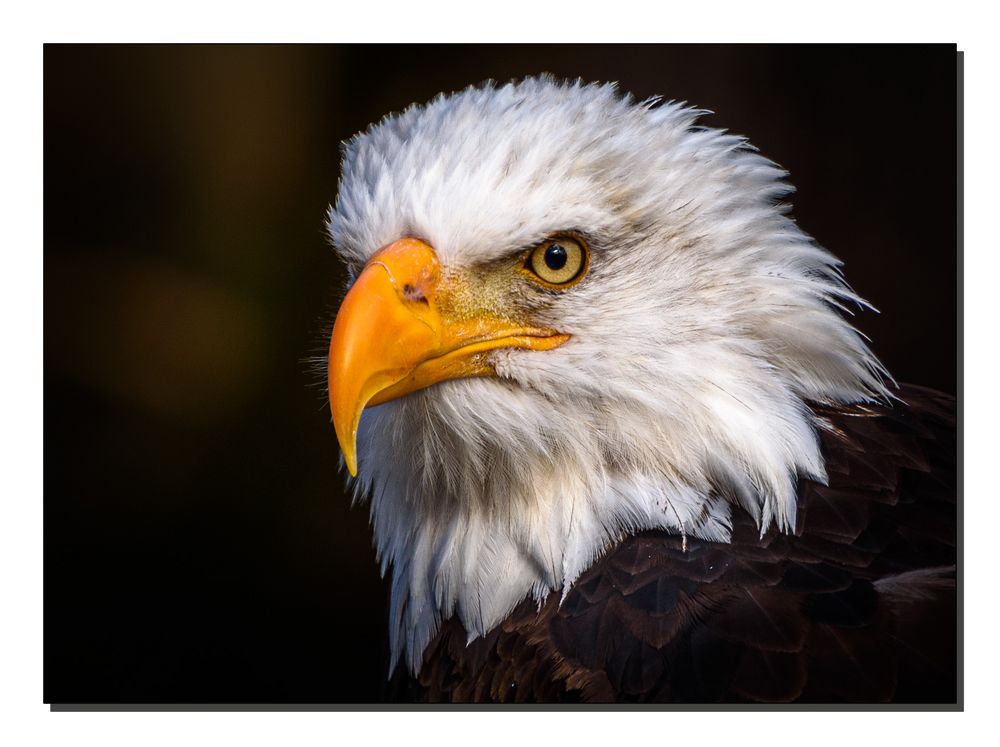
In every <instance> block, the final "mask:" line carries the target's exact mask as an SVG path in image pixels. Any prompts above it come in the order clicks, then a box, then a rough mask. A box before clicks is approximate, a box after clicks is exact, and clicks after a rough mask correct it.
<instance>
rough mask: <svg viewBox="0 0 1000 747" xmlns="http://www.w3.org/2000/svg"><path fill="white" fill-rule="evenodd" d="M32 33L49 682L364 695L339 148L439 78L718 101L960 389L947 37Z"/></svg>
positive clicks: (57, 687) (361, 538) (376, 631)
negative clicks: (789, 39) (891, 40)
mask: <svg viewBox="0 0 1000 747" xmlns="http://www.w3.org/2000/svg"><path fill="white" fill-rule="evenodd" d="M44 54H45V56H44V63H45V167H44V168H45V174H44V176H45V287H44V292H45V301H44V303H45V307H44V308H45V694H44V695H45V700H46V701H47V702H63V703H69V702H186V703H193V702H217V703H224V702H300V703H304V702H363V701H377V700H379V699H380V690H381V686H382V682H383V680H384V676H385V667H386V661H387V656H386V649H385V647H386V643H385V630H386V619H385V614H386V613H385V602H386V596H387V589H386V585H385V584H384V582H383V581H382V580H380V579H379V576H378V572H377V568H376V565H375V559H374V552H373V550H372V547H371V536H370V532H369V529H368V521H367V510H366V509H365V508H360V507H359V508H355V509H350V508H349V501H348V499H347V498H346V497H345V495H344V491H343V484H344V479H343V477H342V476H340V475H339V474H338V470H337V464H338V450H337V443H336V440H335V437H334V433H333V428H332V427H331V426H330V424H329V412H328V409H327V408H326V405H325V401H324V395H325V392H324V389H323V382H322V380H321V379H320V378H318V376H317V374H316V373H315V371H314V370H312V367H311V364H310V362H309V358H310V357H311V356H315V355H317V354H319V355H322V354H323V353H324V351H325V345H326V340H325V339H324V336H325V330H326V329H327V328H328V327H329V325H330V324H331V323H332V317H333V314H334V313H335V310H336V307H337V304H338V303H339V293H340V288H341V287H342V285H343V281H344V279H343V274H342V271H341V268H340V267H339V266H338V263H337V262H336V260H335V258H334V257H333V254H332V252H331V250H330V249H329V248H328V246H327V244H326V242H325V239H324V236H323V217H324V211H325V210H326V208H327V205H328V204H329V203H330V202H332V201H333V200H334V198H335V194H336V184H337V176H338V160H339V152H338V147H339V143H340V141H341V140H344V139H346V138H348V137H350V136H351V135H352V134H353V133H355V132H356V131H358V130H360V129H363V128H364V127H365V126H366V125H367V124H368V123H369V122H371V121H373V120H377V119H379V118H380V117H381V116H382V115H383V114H385V113H387V112H390V111H395V110H400V109H402V108H403V107H405V106H407V105H408V104H410V103H411V102H413V101H424V100H427V99H428V98H431V97H432V96H434V95H435V94H437V93H438V92H439V91H448V90H454V89H459V88H462V87H464V86H466V85H468V84H469V83H474V82H479V81H481V80H483V79H486V78H495V79H498V80H501V81H502V80H506V79H509V78H511V77H516V76H522V75H525V74H531V73H538V72H542V71H550V72H553V73H555V74H557V75H560V76H566V77H577V76H580V77H583V78H584V79H586V80H617V81H619V82H620V83H621V86H622V87H623V88H624V89H627V90H630V91H632V92H633V93H634V94H636V95H637V96H638V97H640V98H643V97H647V96H650V95H653V94H664V95H665V96H666V97H668V98H675V99H680V100H687V101H689V102H691V103H693V104H696V105H698V106H700V107H704V108H707V109H711V110H713V111H715V112H717V114H715V115H713V116H711V117H708V118H707V120H706V123H707V124H710V125H713V126H716V127H723V128H727V129H730V130H733V131H735V132H738V133H741V134H744V135H746V136H748V137H749V138H750V140H751V141H752V142H753V143H754V144H755V145H756V146H757V147H759V148H760V149H761V150H762V151H763V153H764V154H765V155H767V156H769V157H770V158H772V159H774V160H776V161H777V162H778V163H780V164H781V165H782V166H784V167H785V168H787V169H788V170H789V171H790V172H791V181H792V182H793V183H794V184H795V185H796V186H797V187H798V188H799V192H798V194H797V195H796V196H795V197H794V198H793V201H794V204H795V212H794V214H795V216H796V217H797V219H798V221H799V223H800V225H801V226H802V227H803V228H804V229H805V230H806V231H807V232H809V233H811V234H812V235H813V236H815V237H816V239H817V240H818V241H819V242H820V243H821V244H822V245H824V246H826V247H827V248H828V249H830V250H831V251H833V252H834V253H835V254H837V255H838V256H839V257H841V258H842V259H843V260H844V261H845V263H846V267H845V272H846V275H847V278H848V280H849V281H850V282H851V283H852V284H853V286H854V287H855V289H856V290H857V291H858V292H859V293H860V294H861V295H862V296H864V297H866V298H867V299H869V300H870V301H871V302H872V303H874V304H875V305H876V306H877V307H879V309H880V310H881V311H882V315H881V316H877V315H875V314H870V313H869V314H864V315H862V316H861V317H860V318H859V319H857V325H858V327H859V328H860V329H861V330H862V331H864V332H865V333H866V334H868V335H869V336H870V337H871V338H872V340H873V346H874V349H875V351H876V352H877V353H878V354H879V355H880V357H881V358H882V360H883V361H884V362H885V364H886V365H887V366H888V368H889V370H890V371H891V372H892V373H893V374H894V375H895V376H896V378H897V379H899V380H900V381H909V382H915V383H921V384H925V385H929V386H933V387H936V388H939V389H942V390H944V391H947V392H952V393H953V392H955V386H956V360H957V355H956V307H957V303H956V283H957V272H956V270H957V249H956V231H957V226H956V189H957V185H956V169H957V160H956V136H957V135H956V116H957V114H956V93H957V92H956V55H955V48H954V47H952V46H935V47H926V46H925V47H919V46H917V47H914V46H884V47H857V46H836V47H794V46H778V47H771V46H749V47H744V46H561V45H540V46H430V47H426V46H421V47H405V46H341V47H297V46H293V47H284V46H262V47H243V46H219V47H214V46H209V47H205V46H196V47H187V46H165V47H148V46H146V47H132V46H53V45H48V46H46V48H45V53H44Z"/></svg>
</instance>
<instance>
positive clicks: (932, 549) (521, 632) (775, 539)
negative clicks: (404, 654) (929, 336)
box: [392, 387, 957, 703]
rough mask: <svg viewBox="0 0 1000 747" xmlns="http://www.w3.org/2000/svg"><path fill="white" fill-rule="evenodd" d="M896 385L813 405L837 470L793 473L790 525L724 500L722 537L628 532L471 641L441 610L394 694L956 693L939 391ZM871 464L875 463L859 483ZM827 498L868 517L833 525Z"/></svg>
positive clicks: (695, 698) (952, 517)
mask: <svg viewBox="0 0 1000 747" xmlns="http://www.w3.org/2000/svg"><path fill="white" fill-rule="evenodd" d="M900 395H901V397H902V398H903V399H904V400H905V401H906V402H907V403H908V404H903V403H898V404H896V405H895V406H893V407H892V408H887V407H854V408H837V409H831V408H825V407H822V408H817V412H818V414H819V415H820V416H821V417H822V418H823V419H824V421H825V422H827V423H828V425H829V426H830V428H829V429H828V430H826V431H825V435H824V439H823V441H824V444H823V451H824V454H826V455H828V457H829V459H828V463H831V464H833V463H836V464H838V465H839V466H838V467H837V468H836V469H833V468H831V470H830V486H829V487H824V486H821V485H819V484H817V483H815V482H812V481H809V480H804V481H802V483H801V485H800V493H799V501H798V502H799V507H800V511H799V513H798V515H799V517H800V523H799V525H798V527H797V528H796V530H795V531H794V533H792V534H791V535H786V534H781V533H779V532H777V531H776V530H774V529H772V530H770V531H769V532H768V533H767V534H765V535H764V536H763V537H761V536H760V535H759V533H758V532H757V530H756V526H755V524H754V522H753V520H752V519H751V517H750V516H749V514H747V513H746V512H744V511H736V512H734V515H733V536H732V540H731V542H729V543H717V542H707V541H703V540H690V541H689V542H688V547H687V549H686V550H685V549H684V548H683V546H682V540H681V539H680V538H679V537H677V536H674V535H669V534H666V533H664V532H660V531H654V532H645V533H642V534H640V535H637V536H635V537H631V538H629V539H627V540H625V541H623V542H622V543H620V544H619V545H618V546H617V547H616V548H614V549H613V550H611V551H610V552H608V554H606V555H605V556H604V557H602V558H601V559H599V560H598V561H597V562H596V563H595V564H594V565H593V566H592V567H591V568H590V569H588V570H587V571H586V572H585V573H584V574H583V575H582V576H581V577H580V579H579V581H578V582H577V583H576V584H575V586H574V587H573V589H572V591H571V592H570V593H569V594H568V595H567V596H566V599H565V601H563V602H562V603H561V604H560V597H559V595H558V594H552V595H550V596H549V598H548V599H546V600H545V601H544V603H543V604H542V606H541V607H540V608H539V607H537V606H536V605H534V604H532V603H530V602H526V603H524V604H522V605H521V606H519V607H518V609H517V610H516V611H515V612H514V614H513V615H511V617H510V618H509V619H508V620H506V621H505V622H504V623H503V624H502V626H500V627H499V628H498V629H496V630H494V631H492V632H491V633H490V634H489V635H487V636H486V637H484V638H479V639H477V640H475V641H473V642H472V643H471V644H469V646H468V647H466V646H465V637H464V635H463V633H462V631H461V624H460V622H459V621H458V620H457V619H453V620H451V621H449V622H447V623H446V624H445V626H444V627H443V628H442V630H441V631H440V633H438V635H437V636H436V637H435V639H434V641H433V642H432V643H431V645H430V646H429V647H428V649H427V653H426V654H425V657H424V667H423V669H422V670H421V673H420V675H419V678H418V679H411V678H409V677H408V676H406V675H404V674H403V673H398V674H397V676H396V678H395V680H394V682H393V683H392V687H393V693H392V694H393V696H394V697H396V698H403V699H418V700H419V699H425V700H430V701H456V702H459V701H504V702H507V701H511V702H513V701H517V702H521V701H544V702H554V701H633V702H648V701H682V702H720V701H721V702H759V703H769V702H795V701H804V702H845V701H846V702H884V701H889V700H895V701H900V702H954V700H955V698H956V682H957V670H956V666H957V658H956V620H957V604H956V598H955V560H956V558H955V521H956V507H955V482H954V477H955V464H954V455H955V440H954V439H955V433H954V402H953V400H951V399H950V398H948V397H945V396H943V395H939V394H937V393H935V392H931V391H928V390H921V389H918V388H915V387H904V388H903V389H902V390H901V392H900ZM863 444H868V445H867V446H865V447H864V448H862V445H863ZM874 460H878V461H880V462H881V463H882V464H884V465H885V467H884V469H882V470H881V473H882V474H883V475H884V479H879V480H878V481H875V482H874V483H873V481H871V480H870V479H868V475H869V471H868V470H867V468H866V467H867V464H869V463H870V462H872V461H874ZM859 476H860V479H859ZM842 505H843V506H849V507H853V508H851V509H848V510H849V511H851V512H853V515H855V516H860V515H862V514H863V515H864V516H865V520H864V521H863V522H859V523H858V524H856V525H854V526H852V527H851V528H850V529H849V530H845V528H844V525H843V523H842V521H841V519H840V518H839V517H838V515H837V511H836V510H835V509H836V508H837V507H839V506H842ZM818 506H822V509H821V510H819V511H814V510H813V509H814V508H816V507H818ZM831 507H832V509H831ZM859 507H863V508H864V509H865V510H864V511H863V512H862V511H858V510H855V509H857V508H859ZM874 534H878V535H879V536H880V539H879V541H878V542H874V543H873V542H872V541H871V536H872V535H874Z"/></svg>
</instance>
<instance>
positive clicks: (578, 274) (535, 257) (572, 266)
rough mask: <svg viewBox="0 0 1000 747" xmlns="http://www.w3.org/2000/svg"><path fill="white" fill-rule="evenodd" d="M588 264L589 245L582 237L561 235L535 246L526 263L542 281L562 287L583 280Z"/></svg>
mask: <svg viewBox="0 0 1000 747" xmlns="http://www.w3.org/2000/svg"><path fill="white" fill-rule="evenodd" d="M588 264H589V257H588V253H587V247H586V246H585V245H584V244H583V242H582V241H581V240H580V239H576V238H573V237H571V236H558V237H555V238H551V239H547V240H546V241H543V242H542V243H541V244H539V245H538V246H536V247H535V248H534V249H532V250H531V252H530V254H528V258H527V262H525V267H526V269H528V270H529V271H530V272H531V273H532V275H533V279H535V280H537V281H540V282H541V284H542V285H546V286H548V287H550V288H559V289H562V288H568V287H569V286H571V285H574V284H575V283H577V282H578V281H579V280H581V279H582V278H583V276H584V275H585V274H586V272H587V265H588Z"/></svg>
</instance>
